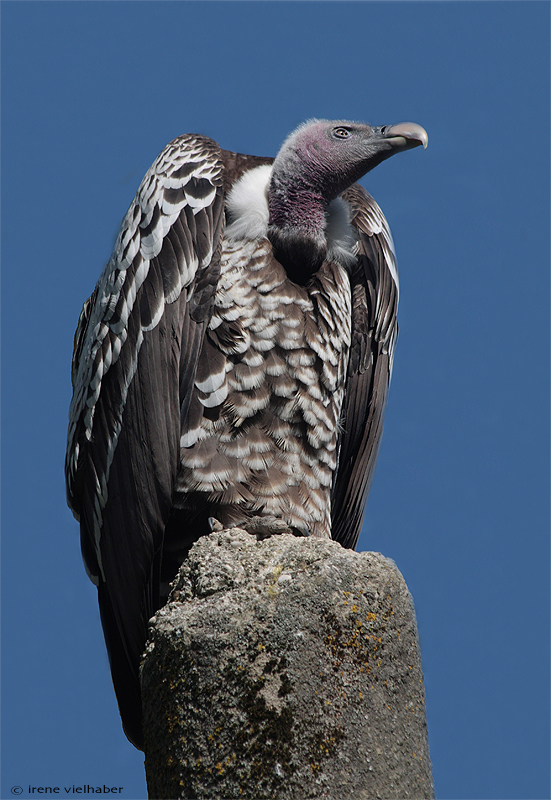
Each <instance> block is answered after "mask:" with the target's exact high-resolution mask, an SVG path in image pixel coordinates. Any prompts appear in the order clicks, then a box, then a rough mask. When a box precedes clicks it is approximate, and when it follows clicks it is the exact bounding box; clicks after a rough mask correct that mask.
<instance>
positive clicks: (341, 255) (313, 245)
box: [226, 165, 356, 285]
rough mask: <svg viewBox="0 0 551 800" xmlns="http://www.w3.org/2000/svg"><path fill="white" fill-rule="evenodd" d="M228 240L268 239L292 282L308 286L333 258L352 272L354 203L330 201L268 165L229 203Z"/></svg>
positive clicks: (244, 180) (242, 183) (241, 184)
mask: <svg viewBox="0 0 551 800" xmlns="http://www.w3.org/2000/svg"><path fill="white" fill-rule="evenodd" d="M226 213H227V220H228V226H227V228H226V235H227V236H228V237H229V238H233V239H240V238H244V239H249V240H250V239H256V238H259V237H263V236H267V237H268V239H269V240H270V241H271V243H272V245H273V248H274V255H275V257H276V258H277V260H278V261H279V262H280V263H281V264H282V265H283V266H284V267H285V269H286V271H287V274H288V275H289V278H290V279H291V280H292V281H294V282H295V283H299V284H302V285H304V284H305V283H307V282H308V281H309V280H310V278H311V277H312V275H313V274H314V273H315V272H317V270H318V269H319V268H320V266H321V265H322V263H323V261H324V260H325V259H326V258H328V259H331V260H333V261H337V262H338V263H340V264H341V265H342V266H343V267H345V268H348V267H349V266H350V265H351V262H352V261H353V260H354V259H355V255H354V254H355V243H356V236H355V234H354V231H353V228H352V226H351V224H350V219H351V214H350V209H349V207H348V204H347V203H345V202H344V201H343V200H341V199H339V198H337V199H335V200H332V201H331V202H328V201H327V199H326V198H324V197H323V196H322V195H321V194H320V193H319V192H318V191H316V190H314V189H313V188H312V187H311V186H308V185H307V184H306V183H305V182H304V181H302V182H299V181H296V180H294V181H290V180H285V179H284V178H283V179H282V178H281V177H280V176H278V175H277V173H276V174H274V172H273V171H272V167H270V166H268V165H263V166H260V167H256V168H255V169H252V170H250V171H248V172H246V173H245V174H244V175H243V176H242V177H241V178H240V180H239V181H237V183H236V184H235V185H234V187H233V189H232V191H231V192H230V194H229V197H228V199H227V201H226Z"/></svg>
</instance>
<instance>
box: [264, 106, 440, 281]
mask: <svg viewBox="0 0 551 800" xmlns="http://www.w3.org/2000/svg"><path fill="white" fill-rule="evenodd" d="M421 144H422V145H423V147H426V146H427V144H428V135H427V132H426V131H425V129H424V128H422V127H421V126H420V125H416V124H415V123H413V122H401V123H400V124H398V125H383V126H382V127H372V126H371V125H363V124H361V123H358V122H345V121H342V120H334V121H332V122H331V121H329V120H319V119H315V120H310V121H309V122H305V123H303V124H302V125H300V126H299V127H298V128H297V129H296V130H295V131H293V133H291V134H290V136H288V137H287V139H286V140H285V142H284V143H283V145H282V147H281V150H280V151H279V153H278V154H277V156H276V159H275V161H274V165H273V169H272V176H271V180H270V186H269V190H268V205H269V219H270V226H269V238H270V239H271V241H272V243H273V244H274V247H275V248H276V252H277V257H278V258H279V259H280V260H282V259H283V260H284V261H285V262H286V265H289V264H291V262H298V261H300V259H303V260H304V259H305V258H306V259H307V261H308V266H307V267H305V268H304V269H303V270H302V272H303V273H304V274H303V275H302V276H301V278H302V279H304V278H305V276H307V275H309V274H311V272H312V270H314V269H315V268H317V266H318V265H319V262H320V259H321V258H323V255H324V253H325V251H326V247H327V241H326V237H325V231H326V228H327V223H328V209H329V208H330V204H331V201H333V200H335V198H336V197H337V196H338V195H339V194H340V193H341V192H344V191H345V190H346V189H348V188H349V187H350V186H351V185H352V184H353V183H355V182H356V181H357V180H359V179H360V178H361V177H362V176H363V175H365V174H366V172H369V171H370V170H372V169H373V168H374V167H376V166H377V164H380V163H381V161H384V160H385V159H387V158H390V156H392V155H394V154H395V153H400V152H402V151H403V150H411V149H412V148H413V147H418V146H419V145H421ZM295 266H296V265H295Z"/></svg>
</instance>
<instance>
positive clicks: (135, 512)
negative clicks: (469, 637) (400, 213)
mask: <svg viewBox="0 0 551 800" xmlns="http://www.w3.org/2000/svg"><path fill="white" fill-rule="evenodd" d="M421 143H422V144H424V145H425V146H426V133H425V132H424V131H423V129H422V128H419V126H415V125H411V124H404V125H398V126H392V127H387V128H371V127H369V126H365V125H358V124H356V123H348V122H327V121H317V120H314V121H313V122H310V123H307V124H306V125H304V126H301V127H300V128H299V129H298V130H297V131H295V132H294V133H293V134H292V135H291V136H290V137H289V138H288V139H287V140H286V142H285V143H284V145H283V147H282V149H281V151H280V153H279V155H278V156H277V158H276V159H275V161H274V160H273V159H267V158H256V157H253V156H245V155H240V154H236V153H231V152H228V151H225V150H221V149H220V148H219V146H218V145H217V144H216V143H215V142H214V141H212V140H210V139H207V138H206V137H203V136H196V135H185V136H181V137H179V138H178V139H175V140H174V141H173V142H171V143H170V144H169V145H168V146H167V147H166V148H165V149H164V150H163V152H162V153H161V154H160V156H159V157H158V159H157V160H156V161H155V163H154V164H153V166H152V167H151V169H150V170H149V172H148V173H147V175H146V176H145V178H144V180H143V182H142V184H141V186H140V189H139V190H138V193H137V195H136V198H135V199H134V201H133V203H132V205H131V206H130V209H129V211H128V213H127V215H126V217H125V218H124V220H123V223H122V226H121V231H120V233H119V236H118V239H117V243H116V246H115V250H114V252H113V256H112V257H111V260H110V262H109V264H108V265H107V267H106V269H105V271H104V273H103V275H102V276H101V278H100V280H99V282H98V285H97V287H96V289H95V291H94V293H93V295H92V296H91V298H90V299H89V300H88V301H87V302H86V303H85V305H84V308H83V311H82V314H81V318H80V320H79V325H78V329H77V333H76V336H75V351H74V358H73V373H72V374H73V386H74V395H73V401H72V404H71V410H70V424H69V437H68V448H67V461H66V476H67V492H68V501H69V505H70V506H71V508H72V510H73V512H74V514H75V516H76V517H77V519H79V520H80V525H81V542H82V552H83V556H84V560H85V563H86V567H87V570H88V572H89V575H90V577H91V578H92V580H93V581H94V582H95V583H96V584H97V585H98V591H99V603H100V610H101V617H102V624H103V628H104V633H105V638H106V642H107V648H108V651H109V656H110V662H111V670H112V675H113V681H114V685H115V690H116V693H117V698H118V701H119V707H120V711H121V716H122V719H123V724H124V728H125V732H126V734H127V736H128V737H129V739H130V740H131V741H132V742H133V743H134V744H135V745H136V746H137V747H142V733H141V706H140V697H139V682H138V666H139V660H140V657H141V653H142V652H143V648H144V645H145V639H146V634H147V621H148V620H149V618H150V617H151V616H152V615H153V614H154V613H155V611H156V610H157V609H158V608H159V607H160V606H161V605H163V603H164V602H166V597H167V591H168V583H169V582H170V581H171V580H172V578H173V577H174V575H175V573H176V571H177V569H178V567H179V565H180V564H181V562H182V560H183V558H184V557H185V555H186V553H187V551H188V549H189V547H190V546H191V544H192V543H193V542H194V541H195V540H196V539H197V538H198V537H199V536H200V535H202V534H204V533H208V532H209V531H210V529H211V528H210V525H211V521H210V520H211V519H212V518H215V519H217V520H219V521H220V522H221V523H222V524H223V525H224V526H230V525H234V524H241V525H246V524H250V525H251V526H253V527H254V525H255V524H256V525H257V526H258V524H259V523H258V518H261V519H262V520H263V522H262V523H261V524H263V525H267V526H268V528H270V525H271V526H272V528H273V529H274V530H276V529H281V526H284V527H285V526H286V528H287V529H288V530H291V531H293V532H294V533H296V534H297V535H313V536H326V537H331V536H332V537H333V538H334V539H336V540H337V541H339V542H341V543H342V544H343V546H345V547H355V545H356V542H357V539H358V536H359V532H360V529H361V524H362V518H363V512H364V507H365V502H366V499H367V494H368V491H369V487H370V484H371V480H372V476H373V472H374V468H375V463H376V459H377V453H378V449H379V444H380V440H381V434H382V426H383V416H384V409H385V405H386V397H387V391H388V385H389V380H390V373H391V369H392V357H393V352H394V345H395V341H396V335H397V324H396V310H397V302H398V284H397V272H396V265H395V257H394V251H393V246H392V240H391V237H390V232H389V230H388V227H387V224H386V221H385V219H384V217H383V215H382V213H381V211H380V209H379V207H378V206H377V204H376V203H375V202H374V201H373V199H372V198H371V197H370V196H369V195H368V194H367V192H366V191H365V190H364V189H363V188H361V187H360V186H359V185H357V184H355V183H354V181H355V180H357V178H359V177H360V176H361V175H363V174H365V172H367V171H369V169H371V168H372V167H373V166H375V165H376V164H378V163H379V162H380V161H381V160H383V159H384V158H387V157H389V156H390V155H392V154H393V153H395V152H398V151H399V150H404V149H409V148H410V147H413V146H416V145H418V144H421ZM274 519H275V520H277V521H278V522H276V523H274ZM278 525H279V528H278Z"/></svg>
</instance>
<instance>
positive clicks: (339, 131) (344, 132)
mask: <svg viewBox="0 0 551 800" xmlns="http://www.w3.org/2000/svg"><path fill="white" fill-rule="evenodd" d="M349 135H350V131H349V130H348V128H335V129H334V131H333V136H336V137H337V139H346V137H347V136H349Z"/></svg>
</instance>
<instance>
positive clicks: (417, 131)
mask: <svg viewBox="0 0 551 800" xmlns="http://www.w3.org/2000/svg"><path fill="white" fill-rule="evenodd" d="M381 135H382V138H383V139H387V140H388V141H389V142H390V143H391V144H392V146H393V147H397V148H400V149H404V150H411V148H412V147H418V146H419V145H420V144H422V145H423V150H426V149H427V145H428V143H429V135H428V133H427V132H426V130H425V129H424V128H422V127H421V126H420V125H416V124H415V122H399V123H398V125H388V126H387V125H385V126H384V127H383V128H381Z"/></svg>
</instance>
